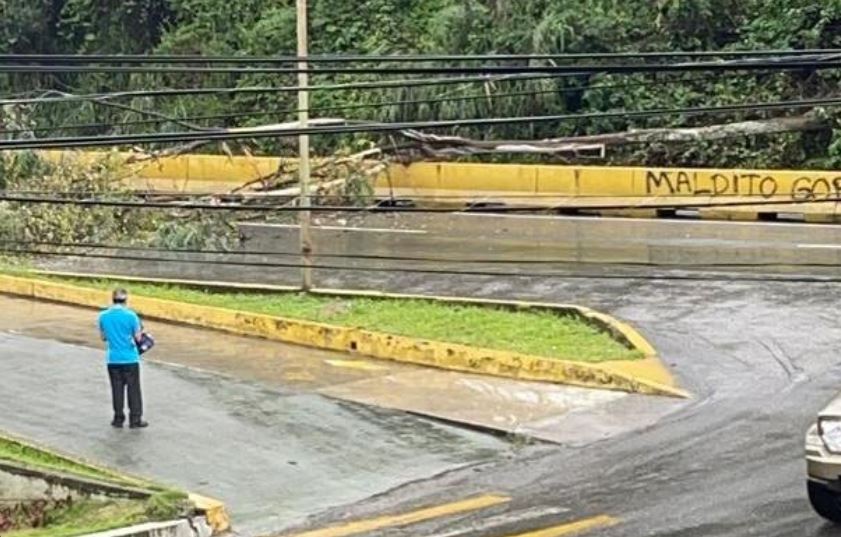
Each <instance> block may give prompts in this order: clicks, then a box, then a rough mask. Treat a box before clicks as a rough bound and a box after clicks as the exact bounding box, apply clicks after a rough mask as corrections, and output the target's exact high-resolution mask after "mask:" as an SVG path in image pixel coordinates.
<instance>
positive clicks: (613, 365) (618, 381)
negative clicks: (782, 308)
mask: <svg viewBox="0 0 841 537" xmlns="http://www.w3.org/2000/svg"><path fill="white" fill-rule="evenodd" d="M228 287H232V286H228ZM319 292H320V293H322V294H326V293H330V294H333V295H341V296H351V295H356V296H361V295H362V293H354V292H350V291H328V290H321V291H319ZM0 293H7V294H13V295H18V296H25V297H30V298H37V299H42V300H51V301H55V302H62V303H67V304H75V305H81V306H88V307H102V306H104V305H105V304H107V303H108V294H107V293H106V292H104V291H98V290H94V289H88V288H83V287H76V286H72V285H66V284H62V283H56V282H50V281H44V280H36V279H29V278H22V277H15V276H0ZM367 296H377V297H380V298H416V299H425V300H438V301H446V302H450V303H461V304H465V303H469V304H474V305H481V304H484V305H491V306H506V307H517V308H551V309H552V310H554V311H557V312H561V313H566V314H575V315H578V316H580V317H581V318H583V319H585V320H588V321H590V322H592V323H595V324H598V325H599V326H601V327H602V328H603V329H605V330H608V331H609V332H611V333H612V334H613V335H614V337H616V338H618V339H620V340H624V341H626V342H627V343H628V344H629V345H630V346H632V347H633V348H636V349H638V350H639V351H640V352H641V353H642V354H643V355H644V357H645V359H644V360H629V361H613V362H604V363H599V364H590V363H585V362H573V361H565V360H555V359H550V358H545V357H540V356H531V355H525V354H520V353H515V352H508V351H499V350H492V349H483V348H476V347H470V346H467V345H459V344H455V343H446V342H440V341H430V340H423V339H418V338H411V337H405V336H396V335H392V334H385V333H380V332H374V331H370V330H361V329H358V328H350V327H343V326H333V325H328V324H323V323H316V322H310V321H302V320H296V319H288V318H282V317H275V316H271V315H263V314H256V313H247V312H242V311H235V310H229V309H224V308H217V307H210V306H201V305H196V304H188V303H183V302H173V301H169V300H161V299H156V298H149V297H144V296H135V297H134V298H133V299H132V305H133V306H134V307H135V308H136V309H137V310H138V311H139V312H140V313H141V314H142V315H143V316H145V317H148V318H153V319H160V320H164V321H174V322H178V323H182V324H189V325H195V326H201V327H205V328H215V329H218V330H223V331H226V332H230V333H234V334H240V335H246V336H256V337H261V338H265V339H269V340H275V341H283V342H286V343H294V344H298V345H303V346H308V347H316V348H320V349H325V350H332V351H339V352H350V353H359V354H362V355H365V356H370V357H373V358H380V359H384V360H393V361H398V362H404V363H411V364H417V365H423V366H431V367H437V368H442V369H448V370H453V371H463V372H468V373H478V374H486V375H495V376H501V377H507V378H516V379H522V380H536V381H545V382H555V383H561V384H570V385H576V386H585V387H594V388H602V389H612V390H621V391H627V392H635V393H645V394H652V395H668V396H673V397H687V396H688V394H687V393H686V392H685V391H683V390H681V389H680V388H679V387H678V386H677V383H676V382H675V380H674V378H673V377H672V376H671V374H670V373H669V371H668V370H667V369H666V368H665V367H664V366H663V365H662V364H661V363H660V360H659V359H658V357H657V354H656V352H655V350H654V348H653V347H652V346H651V345H650V344H648V342H647V341H646V340H645V338H643V336H642V335H641V334H639V333H638V332H637V331H636V330H634V329H633V328H632V327H630V326H629V325H627V324H625V323H622V322H620V321H618V320H616V319H613V318H612V317H610V316H607V315H604V314H602V313H597V312H594V311H592V310H589V309H587V308H581V307H577V306H560V305H548V304H531V303H525V302H506V301H482V300H472V299H459V298H444V297H437V298H435V297H433V298H429V297H421V296H411V295H385V294H377V293H369V294H367Z"/></svg>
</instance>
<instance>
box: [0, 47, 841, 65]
mask: <svg viewBox="0 0 841 537" xmlns="http://www.w3.org/2000/svg"><path fill="white" fill-rule="evenodd" d="M839 53H841V49H801V50H791V49H760V50H705V51H648V52H612V53H611V52H596V53H592V52H582V53H538V54H476V55H472V54H394V55H358V54H357V55H354V54H349V55H330V54H315V55H312V56H307V57H305V58H304V57H299V56H295V55H277V56H201V55H119V54H118V55H113V54H111V55H109V54H91V55H78V54H0V62H7V63H44V62H51V63H66V64H76V63H123V64H148V63H161V64H171V63H201V64H208V65H214V64H251V63H264V64H287V63H289V64H291V63H299V62H301V61H306V62H309V63H369V62H378V63H420V62H433V61H435V62H467V61H534V60H581V59H591V60H595V59H599V60H601V59H662V58H704V57H721V58H732V57H736V58H744V57H750V56H755V57H768V56H777V57H786V56H817V55H828V54H839Z"/></svg>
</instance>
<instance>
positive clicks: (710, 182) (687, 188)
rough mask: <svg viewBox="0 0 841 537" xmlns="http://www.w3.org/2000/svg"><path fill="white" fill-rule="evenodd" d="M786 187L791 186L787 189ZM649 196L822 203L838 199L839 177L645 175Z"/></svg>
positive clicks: (729, 174)
mask: <svg viewBox="0 0 841 537" xmlns="http://www.w3.org/2000/svg"><path fill="white" fill-rule="evenodd" d="M786 183H791V186H790V187H788V188H786ZM645 187H646V192H647V193H648V194H649V195H670V196H674V195H678V196H679V195H689V196H714V197H716V196H746V197H753V196H757V197H762V198H765V199H768V198H773V197H775V196H788V197H790V198H791V199H793V200H797V201H807V200H816V201H820V200H825V199H830V198H832V199H836V198H841V176H838V177H819V176H815V177H812V176H803V177H798V178H797V179H795V180H794V181H785V180H781V179H779V178H778V177H775V176H774V175H770V174H767V175H766V174H759V173H714V174H712V175H710V174H708V173H703V174H699V173H698V172H696V171H662V170H660V171H651V170H648V171H646V172H645Z"/></svg>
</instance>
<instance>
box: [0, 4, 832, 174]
mask: <svg viewBox="0 0 841 537" xmlns="http://www.w3.org/2000/svg"><path fill="white" fill-rule="evenodd" d="M310 1H311V13H310V17H311V34H312V40H311V50H312V52H313V53H362V54H365V53H377V54H392V53H394V54H396V53H426V52H442V53H460V54H469V53H532V52H534V53H537V52H621V51H661V50H718V49H723V50H725V49H726V50H732V49H763V48H766V49H767V48H836V47H841V0H825V1H823V2H814V1H813V0H580V1H577V2H565V1H561V0H360V1H357V2H348V1H347V0H310ZM0 5H2V13H0V15H2V17H0V48H2V49H3V51H5V52H13V53H170V54H226V55H273V54H291V53H293V52H294V44H295V7H294V0H237V1H236V2H231V1H230V0H122V1H121V2H111V1H108V0H2V3H1V4H0ZM358 79H359V78H356V79H354V80H358ZM348 80H351V79H350V78H349V77H348V76H347V75H344V76H335V77H328V76H320V77H318V78H317V80H316V83H326V82H337V81H338V82H342V81H348ZM838 81H839V76H838V75H837V74H836V73H835V72H833V71H824V72H819V73H815V72H798V73H783V74H747V75H746V74H733V75H707V76H703V75H699V74H697V73H696V74H673V75H667V74H658V75H653V76H652V75H634V76H595V77H577V78H572V79H570V78H566V79H561V78H555V79H544V80H540V81H517V82H512V81H498V82H495V83H493V84H462V85H459V86H448V87H446V88H441V87H438V88H435V87H433V88H414V89H409V88H400V89H389V90H377V91H359V90H355V91H343V92H319V93H317V94H316V95H315V97H314V104H313V106H315V107H317V108H325V107H336V106H344V105H358V104H362V103H376V102H381V101H396V100H399V101H406V100H417V99H424V98H439V97H441V96H442V95H447V96H451V97H453V100H450V101H444V102H436V103H432V104H402V105H392V106H386V107H381V108H378V109H371V108H357V109H352V110H324V111H323V112H321V113H320V115H323V116H331V117H336V116H344V117H351V118H357V119H380V120H398V119H399V120H404V119H405V120H413V119H427V118H442V119H446V118H457V117H484V116H490V115H493V116H504V115H523V114H541V115H542V114H558V113H584V112H591V111H604V110H639V109H646V108H655V107H656V108H663V107H683V106H703V105H716V104H724V103H737V102H746V101H770V100H778V99H796V98H807V97H818V96H826V95H834V93H835V92H836V91H837V86H838ZM292 84H294V80H293V78H292V77H291V76H285V75H284V76H278V75H249V76H236V77H235V76H233V75H219V74H214V75H165V76H163V75H139V74H133V75H108V76H106V75H61V76H50V77H47V76H43V75H37V76H36V75H14V76H12V75H2V78H0V85H2V88H3V93H5V94H13V93H18V92H22V91H30V90H32V89H33V88H38V89H41V90H44V89H59V90H62V91H70V92H74V93H86V92H97V91H110V90H115V89H124V88H137V87H147V88H148V87H195V86H207V87H211V86H212V87H217V86H231V85H238V86H247V85H275V86H278V85H292ZM588 85H599V86H605V85H606V86H609V87H607V88H600V89H589V90H587V89H583V88H584V87H585V86H588ZM610 86H612V87H610ZM524 90H535V91H537V92H540V93H537V94H535V95H532V96H516V97H513V96H509V97H506V96H505V94H506V93H509V92H522V91H524ZM476 94H480V95H485V97H484V98H482V99H473V100H456V99H457V98H460V97H465V96H472V95H476ZM126 104H131V105H132V106H134V107H136V108H141V109H145V110H149V109H154V110H156V111H159V112H164V113H167V114H170V115H173V116H178V117H192V116H203V115H222V114H234V113H257V114H262V115H256V116H252V117H236V118H229V119H227V120H225V119H211V120H196V122H197V123H200V124H203V125H224V124H227V125H256V124H263V123H267V122H276V121H281V120H284V119H286V120H288V119H292V117H293V116H292V114H290V113H288V111H289V110H290V109H294V108H295V101H294V94H290V93H273V94H261V95H253V94H248V95H246V94H239V95H236V96H221V97H220V96H210V97H201V98H196V97H191V98H178V99H174V98H173V99H167V100H155V101H151V100H149V99H148V98H137V99H134V100H133V101H130V102H128V101H127V102H126ZM4 110H5V115H4V118H3V119H4V122H5V124H6V128H14V129H21V128H23V129H30V128H33V127H35V126H41V127H43V126H50V125H56V124H60V123H80V122H82V123H85V122H113V121H121V120H122V121H126V120H136V119H138V116H137V114H135V113H132V112H129V111H126V110H122V109H119V110H118V109H114V108H108V107H102V106H95V105H93V104H90V103H87V104H84V105H81V106H80V105H79V104H78V103H74V104H72V105H67V104H52V105H46V104H41V105H38V106H37V107H17V108H14V107H6V108H5V109H4ZM284 111H286V113H284ZM791 113H792V114H794V113H798V112H791ZM815 113H826V114H829V115H830V116H831V115H832V110H828V111H817V112H815ZM763 114H764V113H763ZM777 114H780V112H777ZM758 117H766V116H764V115H762V114H760V113H750V114H741V115H736V114H731V115H729V116H726V117H722V116H718V117H712V116H699V117H679V116H673V117H669V118H654V119H639V120H627V119H613V120H604V119H598V120H589V121H580V122H577V123H551V124H542V125H536V126H525V125H518V126H509V127H495V128H493V129H483V130H470V129H461V130H460V131H458V133H459V134H462V135H470V136H474V137H486V138H543V137H553V136H561V135H572V134H587V133H599V132H613V131H622V130H626V129H630V128H644V127H652V126H669V125H675V126H676V125H705V124H711V123H716V122H727V121H735V120H739V119H743V118H758ZM833 124H834V122H831V123H830V125H833ZM10 125H11V127H10ZM131 129H134V130H139V129H143V130H149V129H182V127H180V126H178V125H173V124H171V123H170V124H163V125H153V126H150V125H141V126H138V125H135V126H129V127H121V128H118V129H117V130H115V129H110V130H103V128H102V127H91V128H89V129H87V130H85V129H83V130H81V131H76V132H83V133H88V134H93V133H101V132H119V131H120V130H122V131H125V130H131ZM36 134H37V135H38V136H44V135H46V134H48V133H45V132H43V131H38V132H37V133H36ZM7 135H12V134H7ZM13 135H16V136H19V135H21V134H20V133H14V134H13ZM347 142H348V140H343V141H342V143H343V144H344V145H347ZM317 143H318V144H319V145H318V147H319V148H320V149H321V150H322V151H326V150H328V149H330V148H332V147H335V143H336V141H335V139H331V140H329V141H328V140H327V139H321V140H318V141H317ZM255 149H256V150H257V151H265V152H269V151H271V152H277V151H278V147H276V146H275V145H273V143H264V145H262V146H257V147H256V148H255ZM607 159H608V160H611V161H614V162H619V161H621V162H656V163H671V164H690V165H701V164H706V165H727V164H737V163H738V164H739V165H741V166H751V165H755V166H812V167H826V166H837V165H838V164H839V163H841V138H839V136H838V131H837V130H835V129H832V128H827V129H825V130H824V131H817V132H809V133H796V134H795V133H787V134H777V135H765V136H759V137H757V136H754V137H742V138H739V139H736V140H728V141H726V142H718V143H693V144H678V145H672V146H668V147H665V146H663V147H661V146H659V145H653V146H652V145H648V146H634V147H633V148H632V149H625V150H622V151H617V152H614V153H611V154H609V155H608V156H607Z"/></svg>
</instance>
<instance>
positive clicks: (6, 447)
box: [0, 436, 141, 486]
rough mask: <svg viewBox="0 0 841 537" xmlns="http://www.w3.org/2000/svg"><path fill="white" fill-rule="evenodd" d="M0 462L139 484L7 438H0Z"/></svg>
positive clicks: (118, 482) (121, 482)
mask: <svg viewBox="0 0 841 537" xmlns="http://www.w3.org/2000/svg"><path fill="white" fill-rule="evenodd" d="M0 460H6V461H10V462H13V463H18V464H23V465H25V466H29V467H32V468H37V469H41V470H47V471H58V472H62V473H66V474H72V475H76V476H79V477H86V478H90V479H97V480H101V481H107V482H109V483H117V484H122V485H128V486H138V485H140V484H141V483H139V482H135V481H133V480H129V479H126V478H124V477H122V476H120V475H119V474H116V473H111V472H108V471H107V470H101V469H98V468H93V467H91V466H87V465H84V464H81V463H78V462H75V461H72V460H69V459H66V458H64V457H61V456H59V455H56V454H54V453H50V452H48V451H44V450H41V449H37V448H34V447H30V446H27V445H24V444H21V443H18V442H15V441H14V440H10V439H8V438H3V437H2V436H0Z"/></svg>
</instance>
